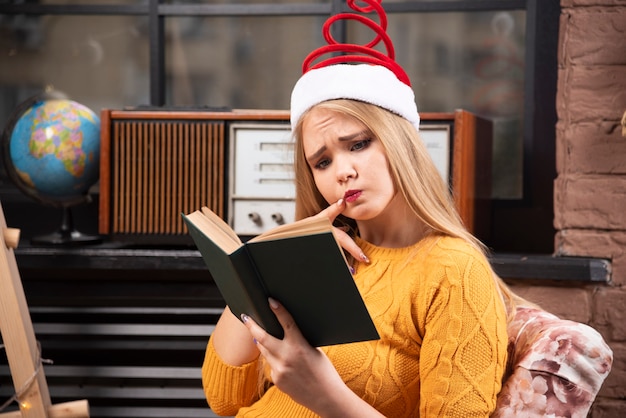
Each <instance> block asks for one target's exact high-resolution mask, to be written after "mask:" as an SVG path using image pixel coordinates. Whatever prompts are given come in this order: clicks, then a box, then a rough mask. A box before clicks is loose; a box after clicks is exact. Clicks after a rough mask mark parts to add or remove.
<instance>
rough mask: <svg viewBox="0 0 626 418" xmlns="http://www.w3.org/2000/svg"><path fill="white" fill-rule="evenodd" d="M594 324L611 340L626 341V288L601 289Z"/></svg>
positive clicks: (595, 302)
mask: <svg viewBox="0 0 626 418" xmlns="http://www.w3.org/2000/svg"><path fill="white" fill-rule="evenodd" d="M593 301H594V315H593V323H592V325H593V326H594V327H595V328H596V329H597V330H598V331H600V333H601V334H602V335H603V336H604V337H605V338H607V339H608V340H610V341H613V342H621V343H626V289H621V288H608V289H607V288H605V289H599V290H598V292H597V293H596V294H595V295H594V298H593Z"/></svg>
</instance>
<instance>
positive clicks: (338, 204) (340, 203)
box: [337, 197, 343, 206]
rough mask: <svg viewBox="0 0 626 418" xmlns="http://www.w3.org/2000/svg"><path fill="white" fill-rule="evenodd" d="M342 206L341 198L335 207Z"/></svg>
mask: <svg viewBox="0 0 626 418" xmlns="http://www.w3.org/2000/svg"><path fill="white" fill-rule="evenodd" d="M341 205H343V197H342V198H341V199H339V200H338V201H337V206H341Z"/></svg>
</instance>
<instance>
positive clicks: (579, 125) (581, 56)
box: [514, 0, 626, 417]
mask: <svg viewBox="0 0 626 418" xmlns="http://www.w3.org/2000/svg"><path fill="white" fill-rule="evenodd" d="M561 7H562V13H561V22H560V29H559V33H560V35H559V38H560V39H559V54H558V63H557V65H558V71H559V74H558V90H557V101H556V105H557V112H558V123H557V126H556V141H557V142H556V147H557V161H556V163H557V173H558V174H557V179H556V181H555V191H554V211H555V219H554V225H555V228H556V229H557V233H556V236H555V249H556V253H557V254H560V255H568V256H591V257H598V258H607V259H610V260H611V265H612V274H611V276H612V282H611V283H610V284H608V285H592V286H585V285H579V286H574V287H571V286H558V287H557V286H550V285H542V286H530V285H525V284H518V285H514V289H516V290H517V291H518V293H520V294H521V295H523V296H525V297H527V298H529V299H530V300H533V301H536V302H538V303H540V304H541V305H542V306H543V307H545V308H546V309H547V310H549V311H552V312H554V313H555V314H557V315H560V316H562V317H565V318H569V319H573V320H576V321H580V322H584V323H588V324H590V325H591V326H593V327H594V328H596V329H597V330H598V331H600V332H601V333H602V335H603V336H604V338H605V339H606V341H607V343H608V344H609V345H610V346H611V348H612V349H613V352H614V357H615V358H614V365H613V370H612V372H611V374H610V375H609V377H608V378H607V380H606V381H605V384H604V386H603V387H602V390H601V391H600V394H599V396H598V398H597V400H596V403H595V405H594V407H593V409H592V412H591V416H592V417H618V416H623V415H624V414H626V136H622V129H621V125H620V120H621V118H622V115H623V114H624V111H626V1H624V0H561Z"/></svg>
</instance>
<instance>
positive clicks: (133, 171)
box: [101, 120, 225, 235]
mask: <svg viewBox="0 0 626 418" xmlns="http://www.w3.org/2000/svg"><path fill="white" fill-rule="evenodd" d="M110 130H111V131H110V138H111V139H110V141H111V142H110V144H109V146H110V149H109V158H110V162H111V164H110V166H109V170H110V171H109V182H110V208H109V214H110V217H111V219H110V222H105V223H106V224H108V225H105V229H107V230H108V231H101V232H107V233H113V234H159V235H172V234H174V235H177V234H186V233H187V231H186V228H185V226H184V223H183V220H182V217H181V216H180V214H181V213H189V212H191V211H193V210H196V209H199V208H200V207H202V206H208V207H210V208H211V209H212V210H213V211H214V212H216V213H217V214H218V215H220V216H222V217H224V184H225V179H224V173H225V169H224V158H225V157H224V156H225V150H224V147H225V138H224V131H225V129H224V122H220V121H197V120H195V121H188V120H183V121H158V120H156V121H155V120H146V121H140V120H112V121H111V124H110ZM101 229H103V228H102V219H101Z"/></svg>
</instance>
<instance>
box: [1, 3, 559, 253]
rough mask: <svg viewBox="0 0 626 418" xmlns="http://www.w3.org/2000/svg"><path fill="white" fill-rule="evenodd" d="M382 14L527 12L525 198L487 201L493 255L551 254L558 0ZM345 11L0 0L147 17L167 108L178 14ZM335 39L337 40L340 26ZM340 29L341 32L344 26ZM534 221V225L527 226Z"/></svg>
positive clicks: (154, 84)
mask: <svg viewBox="0 0 626 418" xmlns="http://www.w3.org/2000/svg"><path fill="white" fill-rule="evenodd" d="M384 7H385V10H386V11H387V13H388V14H393V13H441V12H480V11H495V10H525V11H526V41H525V43H526V45H525V48H526V58H525V69H524V80H525V81H524V129H523V179H524V180H523V197H522V198H521V199H510V200H493V204H492V208H491V209H492V213H491V218H492V234H491V235H492V236H491V237H490V239H489V242H488V244H489V245H490V246H491V247H493V248H495V250H497V251H498V252H524V253H552V252H553V251H554V243H553V242H554V235H555V233H556V230H555V229H554V226H553V218H554V204H553V181H554V179H555V178H556V122H557V114H556V86H557V50H558V32H559V25H558V23H559V15H560V2H559V1H558V0H450V1H441V0H428V1H406V2H387V3H385V4H384ZM344 11H349V9H348V6H347V5H346V4H345V0H330V1H329V2H328V3H281V4H271V3H258V4H242V3H236V4H232V3H229V4H198V3H195V4H162V3H161V0H148V1H147V2H145V3H142V4H115V5H106V4H84V5H83V4H80V5H67V4H59V5H55V4H45V5H43V4H38V3H36V2H31V3H22V4H0V15H2V14H9V15H12V14H13V15H14V14H27V15H135V16H145V17H147V18H148V21H149V66H150V74H149V77H150V81H149V89H150V91H149V94H150V105H151V106H157V107H160V106H165V105H166V103H165V101H166V99H165V97H166V93H165V92H166V90H167V85H166V83H167V80H166V77H165V54H166V48H164V45H165V34H164V33H165V22H166V20H167V18H169V17H181V16H212V17H216V16H222V17H223V16H330V15H333V14H336V13H339V12H344ZM339 32H340V33H339V34H337V39H341V37H342V36H344V35H345V33H344V34H342V33H341V32H342V30H341V27H339ZM343 32H345V31H343ZM529 226H532V227H529Z"/></svg>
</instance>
